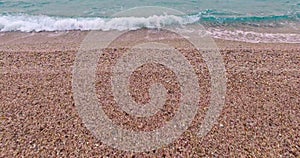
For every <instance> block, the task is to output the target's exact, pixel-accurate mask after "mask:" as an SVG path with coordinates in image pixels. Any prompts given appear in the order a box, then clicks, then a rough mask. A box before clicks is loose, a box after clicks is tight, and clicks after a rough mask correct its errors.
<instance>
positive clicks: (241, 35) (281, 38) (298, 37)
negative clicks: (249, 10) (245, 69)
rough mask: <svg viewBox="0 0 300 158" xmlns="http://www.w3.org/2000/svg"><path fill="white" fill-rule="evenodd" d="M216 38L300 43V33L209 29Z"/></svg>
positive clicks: (251, 41) (252, 41)
mask: <svg viewBox="0 0 300 158" xmlns="http://www.w3.org/2000/svg"><path fill="white" fill-rule="evenodd" d="M207 32H208V34H210V35H211V36H212V37H214V38H219V39H226V40H233V41H243V42H250V43H300V34H292V33H260V32H253V31H242V30H226V29H216V28H211V29H208V31H207Z"/></svg>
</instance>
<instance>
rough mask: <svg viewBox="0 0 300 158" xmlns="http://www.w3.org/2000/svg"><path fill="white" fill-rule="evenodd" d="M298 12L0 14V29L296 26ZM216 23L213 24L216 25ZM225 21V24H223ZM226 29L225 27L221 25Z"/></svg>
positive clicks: (238, 34) (247, 35)
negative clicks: (109, 15) (112, 15)
mask: <svg viewBox="0 0 300 158" xmlns="http://www.w3.org/2000/svg"><path fill="white" fill-rule="evenodd" d="M299 17H300V16H299V13H297V14H295V13H294V14H289V15H282V16H265V17H257V16H252V17H242V16H240V15H237V14H234V13H218V12H216V11H211V10H207V11H204V12H201V13H198V14H194V15H188V16H174V15H160V16H158V15H154V16H150V17H146V18H143V17H118V18H117V17H116V18H99V17H90V18H83V17H78V18H75V17H51V16H46V15H38V16H33V15H0V32H8V31H9V32H11V31H21V32H41V31H70V30H81V31H86V30H102V31H109V30H120V31H123V30H136V29H140V28H163V27H164V26H169V25H187V24H195V23H207V22H209V24H212V25H214V26H219V25H222V26H228V25H230V24H233V23H234V24H235V23H238V24H244V23H247V22H248V23H251V25H252V26H253V25H254V24H257V25H260V26H261V25H262V24H265V25H266V24H268V26H270V25H271V24H273V23H275V22H278V21H279V22H281V23H282V22H286V21H289V20H290V21H293V22H296V23H297V26H299V24H300V23H299V22H298V21H297V20H299ZM216 23H217V24H216ZM224 23H225V24H224ZM212 28H214V29H210V30H208V33H209V34H210V35H211V36H212V37H215V38H222V39H228V40H239V41H246V42H253V43H257V42H272V43H274V42H280V43H300V34H289V33H286V34H279V33H258V32H251V31H248V32H247V31H241V30H238V29H236V30H233V31H232V30H229V29H227V30H226V29H216V28H218V27H212ZM225 28H226V27H225Z"/></svg>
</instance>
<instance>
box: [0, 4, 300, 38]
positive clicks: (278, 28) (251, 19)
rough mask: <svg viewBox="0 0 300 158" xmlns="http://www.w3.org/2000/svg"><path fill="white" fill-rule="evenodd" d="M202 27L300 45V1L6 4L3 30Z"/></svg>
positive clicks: (221, 34)
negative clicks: (143, 13) (135, 12)
mask: <svg viewBox="0 0 300 158" xmlns="http://www.w3.org/2000/svg"><path fill="white" fill-rule="evenodd" d="M143 6H157V7H167V8H172V9H176V10H178V11H181V12H184V13H185V14H186V15H185V16H173V15H163V16H161V15H159V16H157V15H153V16H149V17H123V18H122V17H117V18H116V17H112V15H114V14H115V13H117V12H120V11H125V10H127V9H130V8H133V7H143ZM175 24H176V25H178V24H180V25H190V24H202V25H203V26H205V27H206V28H207V32H208V33H209V34H210V35H211V36H213V37H215V38H222V39H230V40H238V41H247V42H280V43H300V1H299V0H248V1H243V0H184V1H183V0H164V1H162V0H160V1H158V0H118V1H108V0H0V32H7V31H22V32H40V31H68V30H103V31H109V30H135V29H139V28H161V27H162V26H165V25H175Z"/></svg>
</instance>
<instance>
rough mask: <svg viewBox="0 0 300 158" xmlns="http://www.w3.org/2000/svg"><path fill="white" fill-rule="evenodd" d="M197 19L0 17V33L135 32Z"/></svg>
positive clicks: (170, 16)
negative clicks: (140, 29)
mask: <svg viewBox="0 0 300 158" xmlns="http://www.w3.org/2000/svg"><path fill="white" fill-rule="evenodd" d="M197 20H198V19H197V18H184V17H179V16H174V15H161V16H156V15H154V16H150V17H147V18H143V17H121V18H112V19H105V18H58V17H49V16H27V15H19V16H12V15H9V16H0V32H6V31H22V32H31V31H36V32H40V31H67V30H82V31H83V30H103V31H108V30H135V29H139V28H144V27H145V28H161V27H163V26H166V25H174V24H177V25H185V24H188V23H194V22H196V21H197Z"/></svg>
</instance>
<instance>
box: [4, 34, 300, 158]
mask: <svg viewBox="0 0 300 158" xmlns="http://www.w3.org/2000/svg"><path fill="white" fill-rule="evenodd" d="M87 33H88V32H87V31H69V32H67V31H65V32H56V33H55V32H40V33H22V32H5V33H0V89H1V95H0V120H1V121H0V122H1V124H0V157H219V156H222V157H223V156H224V157H299V156H300V133H299V131H300V116H299V113H300V45H299V44H289V43H246V42H237V41H227V40H221V39H215V42H216V45H217V46H218V48H219V50H220V53H221V56H222V57H223V60H224V65H225V68H226V78H227V91H226V98H225V105H224V107H223V110H222V112H221V114H220V116H219V118H218V121H217V123H216V124H215V125H214V126H213V128H212V129H211V131H210V132H209V133H208V134H207V135H206V136H204V137H197V136H196V131H197V127H198V125H199V124H201V121H202V120H203V113H204V112H205V110H206V108H207V106H208V102H209V94H210V93H209V89H210V87H209V77H208V76H209V73H208V70H207V69H206V68H205V66H204V69H203V70H199V72H198V71H197V70H196V71H197V74H199V75H200V77H199V78H200V81H203V82H201V85H200V88H201V90H203V92H202V93H201V96H200V98H201V101H200V102H199V106H200V108H199V112H198V114H197V115H196V117H195V119H194V121H193V122H192V124H191V126H190V127H189V128H188V130H187V131H186V132H184V133H183V134H182V135H181V137H180V138H179V139H177V140H175V141H174V142H173V143H171V144H170V145H168V146H163V147H162V148H160V149H158V150H153V151H149V152H143V153H134V152H127V151H121V150H117V149H115V148H112V147H110V146H108V145H106V144H104V143H102V142H101V141H100V140H98V139H97V138H96V137H95V136H94V135H93V134H92V133H91V132H90V131H89V130H88V129H87V128H86V126H85V125H84V123H83V122H82V119H81V118H80V116H79V114H78V112H77V110H76V106H75V102H74V98H73V92H72V71H73V67H74V61H75V57H76V53H77V51H78V49H79V47H80V44H81V42H82V41H83V40H84V38H85V36H86V35H87ZM118 49H122V48H118ZM118 49H115V50H113V51H115V52H118V51H119V50H118ZM183 51H185V54H186V56H190V58H191V59H193V58H194V57H195V55H193V51H191V50H183ZM109 53H110V51H108V53H107V55H106V56H104V57H103V60H100V61H105V60H106V59H105V58H107V60H108V61H109V62H112V63H113V60H114V58H115V57H116V56H113V55H110V54H109ZM192 62H193V63H192V64H193V65H201V64H202V65H203V64H204V65H205V63H204V62H203V61H201V60H193V61H192ZM103 63H104V62H103ZM107 65H109V64H107ZM107 65H106V66H107ZM102 66H103V65H102ZM104 66H105V65H104ZM156 66H157V65H146V66H145V67H143V68H142V69H140V70H137V71H136V72H135V73H134V74H133V75H132V78H131V80H130V81H131V82H132V83H133V84H132V85H138V86H131V89H132V92H133V97H134V98H135V99H136V101H137V102H141V103H145V102H147V101H148V100H149V95H148V94H147V90H148V88H149V84H150V83H152V81H162V82H164V85H165V86H166V87H167V88H168V89H172V90H173V91H175V92H174V93H172V94H170V95H169V98H168V99H169V100H170V101H169V102H168V101H167V103H168V105H166V109H165V111H163V112H160V113H159V114H157V115H156V117H153V118H150V119H149V120H143V119H137V118H133V117H130V116H126V114H124V112H122V111H121V110H120V109H117V108H118V107H117V106H116V105H115V104H114V102H113V98H112V97H111V96H110V95H111V94H110V93H109V92H108V91H107V90H109V88H110V87H109V84H107V83H109V76H106V75H109V74H107V73H106V72H104V71H101V69H99V70H98V71H97V75H98V76H99V78H98V79H97V83H98V84H97V85H96V86H97V87H96V90H97V95H98V98H99V101H100V102H102V103H103V104H104V105H105V111H106V113H107V114H108V115H109V117H110V118H111V119H112V120H113V121H114V122H116V123H117V124H119V125H122V126H124V128H128V129H134V130H144V131H147V130H151V129H154V128H158V127H160V126H162V125H163V121H166V120H169V119H171V118H172V116H173V113H174V111H176V106H177V102H178V97H179V96H180V94H178V93H176V90H178V83H176V82H172V83H168V82H166V80H167V79H169V80H172V81H174V80H176V78H175V77H174V74H172V72H170V71H169V70H167V69H164V68H163V67H159V66H158V68H159V69H158V70H160V71H159V72H163V74H164V75H159V74H156V73H155V72H152V71H151V70H153V67H156ZM100 68H101V65H100ZM151 74H154V75H152V76H151ZM141 76H144V78H147V80H142V79H141V78H142V77H141ZM145 76H146V77H145ZM107 86H108V87H107ZM206 92H208V93H206ZM173 104H174V106H172V105H173ZM297 131H298V132H297Z"/></svg>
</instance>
